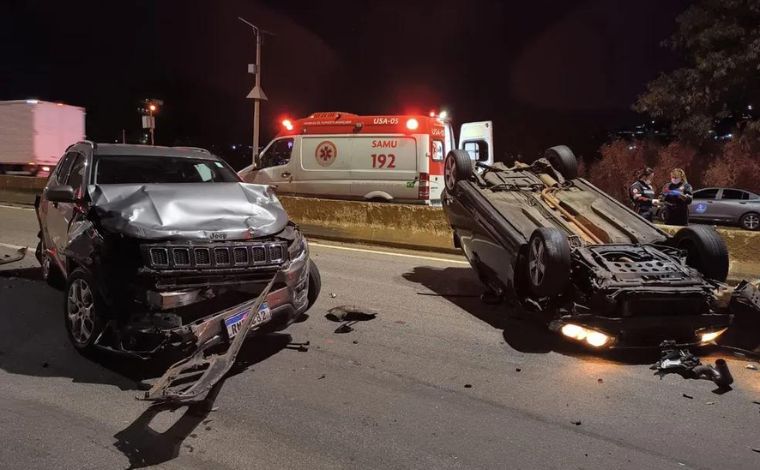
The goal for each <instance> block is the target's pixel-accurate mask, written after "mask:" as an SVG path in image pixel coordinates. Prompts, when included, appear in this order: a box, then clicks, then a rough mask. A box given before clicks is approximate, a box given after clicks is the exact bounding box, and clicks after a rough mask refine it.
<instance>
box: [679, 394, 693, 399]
mask: <svg viewBox="0 0 760 470" xmlns="http://www.w3.org/2000/svg"><path fill="white" fill-rule="evenodd" d="M681 395H682V396H683V397H684V398H688V399H689V400H693V399H694V397H693V396H691V395H688V394H686V393H683V394H681Z"/></svg>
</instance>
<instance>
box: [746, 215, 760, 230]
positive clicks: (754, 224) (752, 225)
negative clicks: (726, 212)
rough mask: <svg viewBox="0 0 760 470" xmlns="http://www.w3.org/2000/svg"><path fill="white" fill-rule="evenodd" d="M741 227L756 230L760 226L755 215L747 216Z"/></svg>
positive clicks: (758, 219)
mask: <svg viewBox="0 0 760 470" xmlns="http://www.w3.org/2000/svg"><path fill="white" fill-rule="evenodd" d="M742 225H744V228H746V229H749V230H757V228H758V226H760V217H758V216H757V215H756V214H747V215H745V216H744V218H743V219H742Z"/></svg>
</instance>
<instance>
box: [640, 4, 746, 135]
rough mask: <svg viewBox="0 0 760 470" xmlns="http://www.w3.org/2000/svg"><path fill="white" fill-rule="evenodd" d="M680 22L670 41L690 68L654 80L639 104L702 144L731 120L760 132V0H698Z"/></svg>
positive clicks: (743, 128)
mask: <svg viewBox="0 0 760 470" xmlns="http://www.w3.org/2000/svg"><path fill="white" fill-rule="evenodd" d="M676 22H677V25H678V27H677V30H676V32H675V34H673V36H672V37H671V38H670V39H669V40H667V41H666V42H665V45H667V46H670V47H671V48H673V50H675V51H676V52H680V53H681V54H682V56H683V59H684V67H681V68H678V69H676V70H673V71H672V72H670V73H665V74H662V75H660V76H659V77H658V78H656V79H655V80H653V81H652V82H650V83H649V84H648V85H647V89H646V91H645V92H644V93H643V94H641V95H640V96H639V97H638V99H637V101H636V103H635V104H634V106H633V109H634V110H635V111H638V112H641V113H646V114H648V115H650V116H651V117H653V118H655V119H659V120H664V121H668V122H670V123H671V126H672V130H673V132H674V133H675V134H676V135H677V136H678V137H680V138H682V139H685V140H689V141H692V142H696V143H700V142H704V141H705V140H707V139H708V138H709V137H710V136H711V131H712V130H713V128H714V127H715V124H716V123H717V122H719V121H721V120H727V119H734V120H736V122H737V132H740V133H746V134H748V135H751V134H754V135H757V134H758V133H760V119H758V118H757V117H755V116H757V115H753V113H751V112H749V111H751V110H752V104H753V103H755V104H756V105H757V106H760V81H758V74H759V73H760V0H697V1H695V2H694V3H693V4H692V5H691V6H690V7H689V8H688V9H686V10H685V11H684V12H683V13H681V14H680V15H679V16H678V17H677V19H676Z"/></svg>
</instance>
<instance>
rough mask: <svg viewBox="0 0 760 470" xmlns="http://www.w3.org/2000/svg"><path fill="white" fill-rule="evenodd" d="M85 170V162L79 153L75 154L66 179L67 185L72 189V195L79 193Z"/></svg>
mask: <svg viewBox="0 0 760 470" xmlns="http://www.w3.org/2000/svg"><path fill="white" fill-rule="evenodd" d="M86 169H87V160H86V159H85V158H84V155H82V154H81V153H78V154H76V157H75V160H74V163H73V164H72V165H71V169H70V170H69V175H68V177H67V178H66V183H65V184H67V185H69V186H71V187H72V188H74V193H75V194H76V193H77V192H81V189H82V182H83V181H84V175H85V170H86Z"/></svg>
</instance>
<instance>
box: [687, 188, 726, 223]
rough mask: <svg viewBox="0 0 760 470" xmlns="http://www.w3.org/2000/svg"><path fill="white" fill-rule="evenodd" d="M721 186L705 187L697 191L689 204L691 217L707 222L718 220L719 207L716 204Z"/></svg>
mask: <svg viewBox="0 0 760 470" xmlns="http://www.w3.org/2000/svg"><path fill="white" fill-rule="evenodd" d="M719 194H720V188H705V189H700V190H699V191H695V192H694V194H693V197H692V201H691V205H689V218H690V219H692V220H702V221H706V222H710V221H718V219H717V217H718V212H719V208H718V205H717V204H716V202H717V199H718V195H719Z"/></svg>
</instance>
